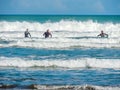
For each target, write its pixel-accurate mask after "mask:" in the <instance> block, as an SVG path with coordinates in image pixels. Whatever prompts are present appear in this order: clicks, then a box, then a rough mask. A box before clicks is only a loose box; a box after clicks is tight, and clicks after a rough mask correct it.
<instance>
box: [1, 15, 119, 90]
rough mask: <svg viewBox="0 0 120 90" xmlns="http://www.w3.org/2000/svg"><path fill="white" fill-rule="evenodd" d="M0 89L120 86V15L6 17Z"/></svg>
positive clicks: (97, 89) (65, 89)
mask: <svg viewBox="0 0 120 90" xmlns="http://www.w3.org/2000/svg"><path fill="white" fill-rule="evenodd" d="M27 28H28V29H29V32H30V34H31V36H32V37H31V38H24V31H25V30H26V29H27ZM47 29H49V30H50V32H51V33H52V38H44V36H43V33H44V32H45V31H46V30H47ZM101 30H103V31H104V32H105V33H107V34H108V38H101V37H98V36H97V35H98V34H100V32H101ZM0 89H39V90H120V15H0Z"/></svg>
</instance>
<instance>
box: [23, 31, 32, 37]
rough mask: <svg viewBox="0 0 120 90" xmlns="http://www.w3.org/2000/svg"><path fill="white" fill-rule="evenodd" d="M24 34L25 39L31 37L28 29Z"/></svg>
mask: <svg viewBox="0 0 120 90" xmlns="http://www.w3.org/2000/svg"><path fill="white" fill-rule="evenodd" d="M24 34H25V38H26V37H31V34H30V33H29V31H28V29H26V31H25V32H24Z"/></svg>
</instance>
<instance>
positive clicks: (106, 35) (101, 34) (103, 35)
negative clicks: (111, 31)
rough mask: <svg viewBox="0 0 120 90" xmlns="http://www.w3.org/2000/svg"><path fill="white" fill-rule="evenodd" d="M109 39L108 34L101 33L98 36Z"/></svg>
mask: <svg viewBox="0 0 120 90" xmlns="http://www.w3.org/2000/svg"><path fill="white" fill-rule="evenodd" d="M99 36H100V37H108V34H106V33H104V32H103V31H101V33H100V34H99V35H98V37H99Z"/></svg>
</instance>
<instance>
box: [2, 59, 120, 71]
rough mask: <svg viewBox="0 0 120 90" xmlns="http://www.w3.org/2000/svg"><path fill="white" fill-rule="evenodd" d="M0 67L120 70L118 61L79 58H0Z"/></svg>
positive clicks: (119, 61)
mask: <svg viewBox="0 0 120 90" xmlns="http://www.w3.org/2000/svg"><path fill="white" fill-rule="evenodd" d="M0 66H1V67H35V66H37V67H51V66H56V67H64V68H116V69H120V60H119V59H95V58H80V59H75V60H60V59H59V60H30V59H27V60H26V59H24V58H7V57H0Z"/></svg>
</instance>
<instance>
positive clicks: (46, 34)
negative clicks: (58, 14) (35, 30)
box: [43, 29, 52, 38]
mask: <svg viewBox="0 0 120 90" xmlns="http://www.w3.org/2000/svg"><path fill="white" fill-rule="evenodd" d="M43 36H45V38H48V37H49V36H51V37H52V34H51V33H50V30H49V29H47V31H46V32H44V34H43Z"/></svg>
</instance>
